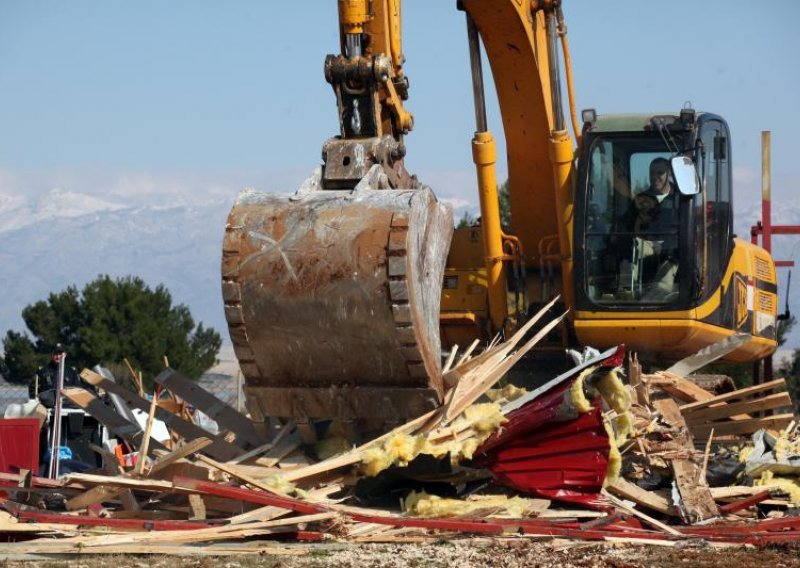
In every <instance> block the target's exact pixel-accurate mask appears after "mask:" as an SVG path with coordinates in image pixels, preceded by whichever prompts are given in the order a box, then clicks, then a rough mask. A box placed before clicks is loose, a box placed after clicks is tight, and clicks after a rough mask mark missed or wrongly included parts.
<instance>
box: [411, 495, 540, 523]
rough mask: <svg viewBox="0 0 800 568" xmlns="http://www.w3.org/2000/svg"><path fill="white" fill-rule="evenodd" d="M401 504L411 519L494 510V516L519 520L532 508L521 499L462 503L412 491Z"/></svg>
mask: <svg viewBox="0 0 800 568" xmlns="http://www.w3.org/2000/svg"><path fill="white" fill-rule="evenodd" d="M403 504H404V507H405V511H406V513H407V514H408V515H410V516H413V517H458V516H462V515H468V514H470V513H473V512H475V511H485V510H487V509H494V510H496V511H497V514H495V516H506V517H513V518H520V517H524V516H525V515H526V513H527V512H528V511H529V510H530V509H531V508H532V501H531V500H530V499H523V498H522V497H511V498H509V497H506V496H505V495H497V496H493V497H486V498H483V499H479V500H477V501H464V500H461V499H445V498H443V497H437V496H436V495H428V494H427V493H425V492H424V491H423V492H420V493H417V492H415V491H412V492H411V494H410V495H409V496H408V497H406V499H405V501H404V503H403Z"/></svg>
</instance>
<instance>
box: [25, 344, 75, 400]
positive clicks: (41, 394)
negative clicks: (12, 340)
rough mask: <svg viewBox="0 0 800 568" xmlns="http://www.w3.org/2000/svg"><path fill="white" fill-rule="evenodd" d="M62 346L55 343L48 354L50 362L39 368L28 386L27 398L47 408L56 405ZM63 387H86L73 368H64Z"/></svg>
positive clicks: (62, 356) (63, 351)
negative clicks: (35, 399)
mask: <svg viewBox="0 0 800 568" xmlns="http://www.w3.org/2000/svg"><path fill="white" fill-rule="evenodd" d="M65 355H66V352H65V350H64V346H63V345H62V344H60V343H56V344H55V346H53V351H52V352H51V353H50V361H49V362H48V363H47V365H45V366H43V367H39V369H38V370H37V371H36V376H35V377H34V379H33V382H31V384H30V385H28V397H29V398H38V399H39V402H41V403H42V404H43V405H44V406H46V407H47V408H53V407H54V406H55V404H56V387H57V386H58V367H59V365H61V360H62V359H63V358H64V357H65ZM64 387H65V388H66V387H82V388H86V385H85V384H84V383H82V382H81V379H80V377H79V376H78V372H77V371H76V370H75V369H74V368H73V367H68V366H66V365H65V366H64Z"/></svg>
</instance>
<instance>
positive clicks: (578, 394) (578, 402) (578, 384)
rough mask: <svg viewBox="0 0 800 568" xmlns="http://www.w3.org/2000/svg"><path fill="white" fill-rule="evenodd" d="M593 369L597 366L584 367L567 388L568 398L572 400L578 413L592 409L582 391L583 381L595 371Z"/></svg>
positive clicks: (584, 412)
mask: <svg viewBox="0 0 800 568" xmlns="http://www.w3.org/2000/svg"><path fill="white" fill-rule="evenodd" d="M595 369H597V367H589V368H588V369H584V370H583V372H582V373H581V374H580V375H578V378H577V379H575V382H574V383H572V386H571V387H570V388H569V396H570V400H571V401H572V405H573V406H574V407H575V410H576V411H577V412H578V413H579V414H586V413H587V412H589V411H590V410H591V409H592V404H591V403H590V402H589V399H588V398H586V394H584V392H583V382H584V381H585V380H586V378H587V377H589V376H590V375H591V374H592V373H593V372H594V371H595Z"/></svg>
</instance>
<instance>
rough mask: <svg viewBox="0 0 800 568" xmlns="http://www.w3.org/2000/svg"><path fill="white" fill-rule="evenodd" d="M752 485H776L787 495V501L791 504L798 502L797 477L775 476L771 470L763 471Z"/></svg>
mask: <svg viewBox="0 0 800 568" xmlns="http://www.w3.org/2000/svg"><path fill="white" fill-rule="evenodd" d="M753 485H756V486H759V487H760V486H762V485H768V486H771V487H777V488H778V489H780V490H781V491H783V492H785V493H787V494H788V495H789V501H791V503H792V505H798V504H800V483H798V480H797V478H794V477H776V476H775V474H773V473H772V472H771V471H765V472H764V473H762V474H761V478H760V479H756V480H755V481H753Z"/></svg>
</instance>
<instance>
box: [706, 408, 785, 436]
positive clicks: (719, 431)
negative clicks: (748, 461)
mask: <svg viewBox="0 0 800 568" xmlns="http://www.w3.org/2000/svg"><path fill="white" fill-rule="evenodd" d="M792 420H794V414H792V413H786V414H778V415H776V416H767V417H765V418H750V419H748V420H729V421H725V422H712V423H708V424H697V425H693V426H691V428H692V434H694V435H695V436H696V437H697V438H701V439H702V438H706V437H707V436H708V435H709V434H710V433H711V430H714V435H715V436H735V435H742V434H752V433H753V432H756V431H757V430H761V429H762V428H763V429H765V430H782V429H784V428H786V427H787V426H788V425H789V424H791V423H792Z"/></svg>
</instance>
